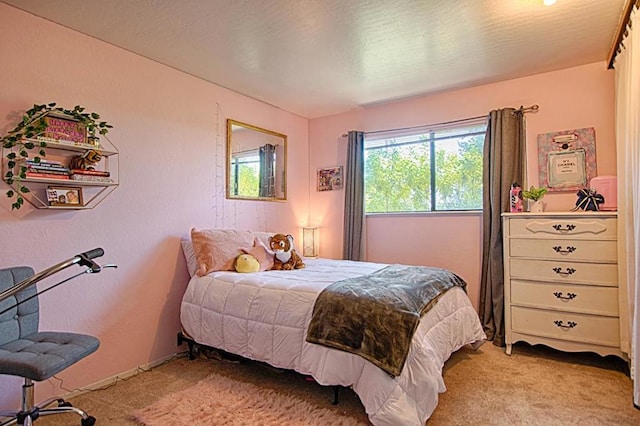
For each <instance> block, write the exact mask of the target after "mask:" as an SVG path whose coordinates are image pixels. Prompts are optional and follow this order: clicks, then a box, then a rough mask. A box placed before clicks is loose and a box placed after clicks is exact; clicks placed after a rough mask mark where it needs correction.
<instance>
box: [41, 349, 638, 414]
mask: <svg viewBox="0 0 640 426" xmlns="http://www.w3.org/2000/svg"><path fill="white" fill-rule="evenodd" d="M626 369H627V365H626V363H625V362H623V361H622V360H620V359H618V358H616V357H606V358H602V357H599V356H597V355H594V354H570V353H562V352H558V351H554V350H551V349H548V348H546V347H544V346H535V347H532V346H529V345H527V344H523V343H520V344H517V345H515V346H514V350H513V354H512V355H511V356H507V355H505V353H504V349H503V348H498V347H495V346H493V345H492V344H491V343H487V344H485V345H483V346H482V347H480V349H479V350H477V351H473V350H472V349H471V348H468V347H465V348H463V349H461V350H460V351H458V352H456V353H455V354H453V356H452V357H451V358H450V359H449V361H447V363H446V364H445V368H444V380H445V383H446V385H447V392H445V393H443V394H441V395H440V401H439V404H438V407H437V408H436V411H435V412H434V413H433V415H432V417H431V419H429V421H428V422H427V425H428V426H433V425H461V424H476V425H574V424H580V425H621V426H622V425H639V424H640V410H637V409H635V408H634V407H633V404H632V382H631V379H630V378H629V376H628V372H627V371H626ZM212 374H217V375H219V376H223V377H226V378H227V379H231V380H233V381H235V383H236V386H237V387H238V388H240V387H242V386H246V387H247V389H251V390H252V391H253V392H256V391H255V388H249V386H257V387H258V389H259V392H260V393H265V394H266V393H268V392H275V393H277V394H287V395H292V398H300V399H302V400H304V401H306V403H307V404H309V407H310V408H309V410H328V411H330V412H333V413H334V414H335V415H337V416H343V418H345V417H346V418H347V419H348V422H353V423H355V424H363V425H366V424H368V422H367V416H366V414H365V412H364V409H363V407H362V405H361V403H360V401H359V400H358V398H357V396H356V395H355V394H354V393H353V392H352V391H351V390H348V389H345V390H342V391H341V394H340V404H339V405H337V406H333V405H331V400H332V398H333V391H332V389H330V388H326V387H322V386H319V385H318V384H316V383H315V382H313V381H309V380H307V379H305V378H304V377H302V376H300V375H298V374H295V373H293V372H290V371H280V370H277V369H273V368H270V367H267V366H264V365H261V364H258V363H241V364H237V363H231V362H227V361H217V360H212V359H207V358H205V357H201V358H199V359H197V360H194V361H189V360H188V359H186V358H178V359H175V360H173V361H171V362H168V363H166V364H164V365H162V366H159V367H156V368H154V369H152V370H151V371H149V372H145V373H141V374H139V375H137V376H134V377H132V378H130V379H127V380H125V381H119V382H118V383H117V384H115V385H114V386H111V387H109V388H106V389H103V390H100V391H94V392H89V393H86V394H83V395H80V396H78V397H76V398H74V399H73V400H72V402H73V403H74V405H76V406H78V407H80V408H82V409H84V410H87V411H88V412H89V413H90V414H91V415H93V416H95V417H96V418H97V419H98V423H97V424H98V425H110V426H111V425H113V426H119V425H136V424H138V423H137V422H135V421H134V420H133V418H132V414H133V413H134V412H136V411H137V410H140V409H142V408H144V407H148V406H150V405H152V404H154V403H156V402H157V401H159V400H161V399H162V398H163V397H165V396H167V395H170V394H172V393H176V392H180V391H182V390H185V389H188V388H190V387H192V386H194V385H196V384H197V383H198V382H200V381H201V380H202V379H204V378H206V377H208V376H210V375H212ZM212 398H216V395H212ZM236 418H238V423H236V424H254V423H253V422H252V420H250V419H248V420H247V421H246V422H244V423H243V421H242V418H241V417H240V415H238V416H236ZM37 424H38V425H40V426H47V425H51V426H58V425H78V424H79V421H78V418H77V416H76V417H73V416H71V415H64V416H55V417H45V418H41V419H39V420H38V422H37ZM200 424H217V423H200ZM220 424H229V423H226V422H223V423H220ZM263 424H270V423H263ZM284 424H286V423H284ZM290 424H313V423H306V422H305V423H299V422H298V421H296V422H292V423H290Z"/></svg>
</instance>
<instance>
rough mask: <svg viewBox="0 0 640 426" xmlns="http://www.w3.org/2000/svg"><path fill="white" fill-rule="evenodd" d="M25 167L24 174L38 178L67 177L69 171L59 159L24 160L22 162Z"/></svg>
mask: <svg viewBox="0 0 640 426" xmlns="http://www.w3.org/2000/svg"><path fill="white" fill-rule="evenodd" d="M23 165H24V166H25V167H26V168H27V173H26V176H27V177H28V178H38V179H43V178H44V179H69V173H70V172H71V171H70V170H69V168H68V167H65V166H63V165H62V163H60V162H59V161H48V160H40V161H38V162H36V161H34V160H24V164H23Z"/></svg>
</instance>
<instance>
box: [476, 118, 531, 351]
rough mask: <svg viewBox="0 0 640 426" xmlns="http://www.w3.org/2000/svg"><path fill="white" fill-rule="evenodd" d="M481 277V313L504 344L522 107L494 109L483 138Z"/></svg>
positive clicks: (492, 336) (491, 334)
mask: <svg viewBox="0 0 640 426" xmlns="http://www.w3.org/2000/svg"><path fill="white" fill-rule="evenodd" d="M483 161H484V163H483V169H484V171H483V182H482V183H483V188H484V189H483V204H482V208H483V227H482V230H483V241H482V280H481V283H480V306H479V311H480V312H479V315H480V320H481V321H482V326H483V328H484V331H485V333H486V334H487V338H488V339H489V340H493V344H494V345H497V346H504V344H505V343H504V268H503V262H502V259H503V258H502V217H501V215H502V213H503V212H507V211H509V190H510V189H511V184H512V183H514V182H518V183H519V184H520V185H522V184H523V183H524V170H525V167H524V164H525V163H524V161H525V131H524V115H523V113H522V111H520V110H515V109H513V108H505V109H501V110H494V111H491V113H490V114H489V123H488V125H487V133H486V135H485V139H484V160H483Z"/></svg>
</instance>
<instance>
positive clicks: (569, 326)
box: [553, 320, 578, 331]
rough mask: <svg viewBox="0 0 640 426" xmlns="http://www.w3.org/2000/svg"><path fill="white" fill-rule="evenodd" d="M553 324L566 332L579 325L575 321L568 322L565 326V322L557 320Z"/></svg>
mask: <svg viewBox="0 0 640 426" xmlns="http://www.w3.org/2000/svg"><path fill="white" fill-rule="evenodd" d="M553 323H554V324H555V325H556V326H558V327H560V328H561V329H562V330H564V331H567V330H571V329H572V328H573V327H575V326H576V325H578V323H577V322H573V321H567V324H564V322H563V321H561V320H555V321H554V322H553Z"/></svg>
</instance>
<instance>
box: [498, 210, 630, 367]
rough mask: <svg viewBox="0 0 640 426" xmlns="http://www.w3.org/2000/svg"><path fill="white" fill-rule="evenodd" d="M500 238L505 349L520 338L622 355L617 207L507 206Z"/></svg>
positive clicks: (509, 351)
mask: <svg viewBox="0 0 640 426" xmlns="http://www.w3.org/2000/svg"><path fill="white" fill-rule="evenodd" d="M503 238H504V308H505V339H506V345H507V350H506V352H507V354H511V347H512V345H513V343H515V342H518V341H525V342H528V343H530V344H539V343H541V344H545V345H547V346H551V347H553V348H556V349H559V350H563V351H571V352H580V351H591V352H596V353H598V354H600V355H603V356H604V355H617V356H620V357H621V358H623V359H626V358H625V357H624V355H623V354H622V352H621V350H620V321H619V314H618V312H619V310H618V266H617V258H618V256H617V215H616V212H606V213H605V212H593V213H592V212H576V213H570V212H567V213H555V212H554V213H505V214H504V215H503Z"/></svg>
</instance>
